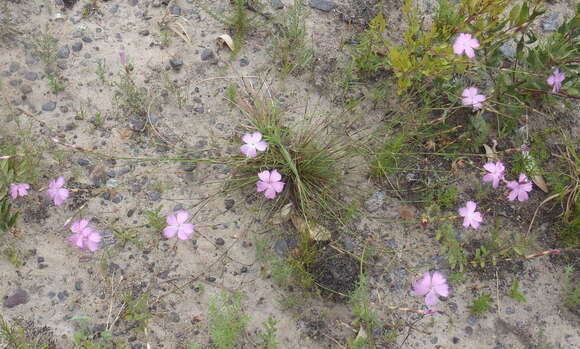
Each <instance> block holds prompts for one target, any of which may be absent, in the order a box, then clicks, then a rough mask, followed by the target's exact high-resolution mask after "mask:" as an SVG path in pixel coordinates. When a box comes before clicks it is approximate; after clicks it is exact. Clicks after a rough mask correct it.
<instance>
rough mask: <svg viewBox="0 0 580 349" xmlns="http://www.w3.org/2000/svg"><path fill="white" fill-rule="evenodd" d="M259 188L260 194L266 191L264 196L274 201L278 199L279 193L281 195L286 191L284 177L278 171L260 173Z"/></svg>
mask: <svg viewBox="0 0 580 349" xmlns="http://www.w3.org/2000/svg"><path fill="white" fill-rule="evenodd" d="M258 178H260V180H259V181H258V184H257V187H258V192H259V193H261V192H263V191H264V196H265V197H267V198H268V199H273V198H275V197H276V194H277V193H281V192H282V190H284V184H285V183H284V182H282V181H281V180H282V175H281V174H280V173H278V170H272V172H270V171H262V172H260V173H258Z"/></svg>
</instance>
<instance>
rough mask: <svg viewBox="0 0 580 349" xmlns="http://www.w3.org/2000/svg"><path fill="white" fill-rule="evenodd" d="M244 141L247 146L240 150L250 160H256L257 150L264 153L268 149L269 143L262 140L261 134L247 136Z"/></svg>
mask: <svg viewBox="0 0 580 349" xmlns="http://www.w3.org/2000/svg"><path fill="white" fill-rule="evenodd" d="M242 140H243V141H244V143H246V144H244V145H242V146H241V147H240V150H241V151H242V153H244V155H246V156H247V157H249V158H255V157H256V155H257V153H256V151H257V150H258V151H264V150H266V148H267V147H268V143H266V142H265V141H263V140H262V134H261V133H260V132H254V133H248V134H245V135H244V137H242Z"/></svg>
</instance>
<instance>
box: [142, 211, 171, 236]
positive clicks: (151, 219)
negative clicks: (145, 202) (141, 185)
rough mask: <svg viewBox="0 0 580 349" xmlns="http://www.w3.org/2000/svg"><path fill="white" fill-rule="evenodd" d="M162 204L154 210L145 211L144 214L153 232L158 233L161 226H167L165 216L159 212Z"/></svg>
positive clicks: (161, 229) (161, 228)
mask: <svg viewBox="0 0 580 349" xmlns="http://www.w3.org/2000/svg"><path fill="white" fill-rule="evenodd" d="M162 209H163V205H161V206H159V207H157V208H156V209H155V210H147V211H145V216H146V217H147V225H148V226H149V227H150V228H151V229H153V231H154V233H159V232H161V231H163V228H165V226H167V223H166V219H167V217H166V216H165V215H163V214H161V210H162Z"/></svg>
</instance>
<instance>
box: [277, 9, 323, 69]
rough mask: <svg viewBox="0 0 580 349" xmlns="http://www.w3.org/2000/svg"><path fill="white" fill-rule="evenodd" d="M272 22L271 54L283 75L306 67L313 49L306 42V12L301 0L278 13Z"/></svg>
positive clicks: (310, 60) (309, 62)
mask: <svg viewBox="0 0 580 349" xmlns="http://www.w3.org/2000/svg"><path fill="white" fill-rule="evenodd" d="M279 18H280V21H279V22H276V23H275V24H274V28H275V34H274V41H273V43H272V49H271V52H272V56H273V58H274V60H275V61H276V62H278V63H279V64H280V70H281V73H282V76H283V77H286V76H288V74H297V73H300V72H301V71H303V70H305V69H307V68H308V67H309V66H310V64H311V63H312V61H313V59H314V50H313V48H312V47H309V46H308V44H307V43H306V35H307V31H306V12H305V8H304V1H303V0H295V1H294V4H292V5H290V6H289V7H288V9H287V10H286V11H285V12H284V13H282V14H281V15H280V17H279Z"/></svg>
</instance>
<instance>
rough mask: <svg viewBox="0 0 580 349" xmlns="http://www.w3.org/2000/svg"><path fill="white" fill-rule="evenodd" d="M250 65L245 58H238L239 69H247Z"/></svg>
mask: <svg viewBox="0 0 580 349" xmlns="http://www.w3.org/2000/svg"><path fill="white" fill-rule="evenodd" d="M248 65H250V60H249V59H248V58H247V57H242V58H240V67H247V66H248Z"/></svg>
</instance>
